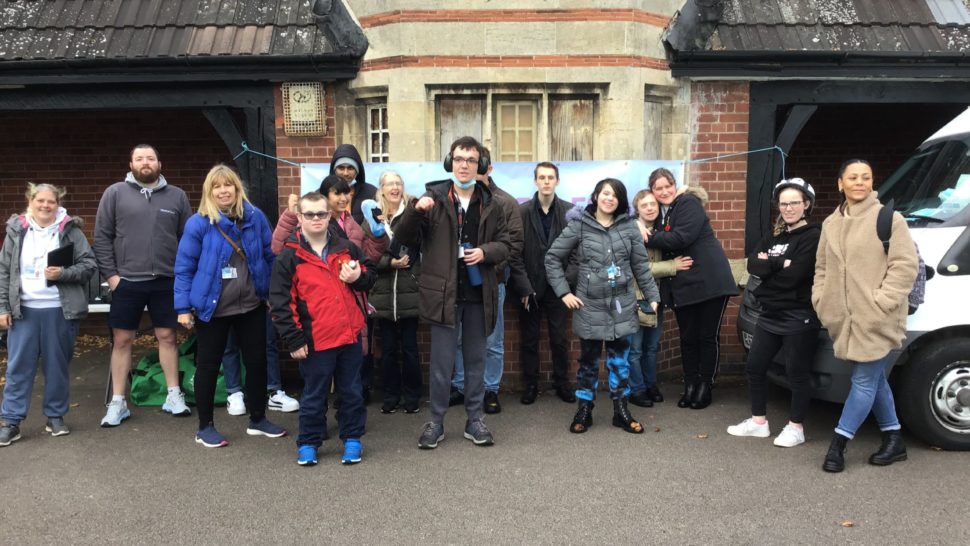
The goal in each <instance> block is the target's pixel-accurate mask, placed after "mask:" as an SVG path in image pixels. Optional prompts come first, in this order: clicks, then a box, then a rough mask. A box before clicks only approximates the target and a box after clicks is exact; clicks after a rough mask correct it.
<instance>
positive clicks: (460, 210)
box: [448, 188, 471, 245]
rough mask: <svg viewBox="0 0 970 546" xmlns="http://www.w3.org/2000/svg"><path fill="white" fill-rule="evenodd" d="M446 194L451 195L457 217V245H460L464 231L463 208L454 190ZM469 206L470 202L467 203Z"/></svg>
mask: <svg viewBox="0 0 970 546" xmlns="http://www.w3.org/2000/svg"><path fill="white" fill-rule="evenodd" d="M448 193H450V194H451V200H452V202H453V203H454V205H455V215H457V216H458V244H459V245H460V244H461V236H462V232H464V230H465V208H464V207H462V206H461V201H459V200H458V194H456V193H455V190H454V188H452V189H449V190H448ZM468 204H469V206H471V200H470V199H469V201H468Z"/></svg>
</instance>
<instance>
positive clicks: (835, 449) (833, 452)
mask: <svg viewBox="0 0 970 546" xmlns="http://www.w3.org/2000/svg"><path fill="white" fill-rule="evenodd" d="M848 441H849V439H848V438H846V437H845V436H842V435H841V434H839V433H838V432H836V433H835V434H833V435H832V443H831V444H829V451H828V453H826V454H825V462H824V463H822V470H824V471H826V472H842V471H843V470H845V444H846V442H848Z"/></svg>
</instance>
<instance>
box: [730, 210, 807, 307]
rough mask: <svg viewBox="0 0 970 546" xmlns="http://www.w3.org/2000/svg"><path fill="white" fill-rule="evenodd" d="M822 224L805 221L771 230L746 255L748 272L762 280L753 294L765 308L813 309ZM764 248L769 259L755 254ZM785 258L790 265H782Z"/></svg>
mask: <svg viewBox="0 0 970 546" xmlns="http://www.w3.org/2000/svg"><path fill="white" fill-rule="evenodd" d="M821 234H822V226H820V225H818V224H807V225H804V226H802V227H800V228H798V229H796V230H794V231H791V232H789V231H783V232H781V233H780V234H778V235H772V234H771V232H769V233H768V235H766V236H765V238H763V239H762V240H761V241H760V242H758V246H756V247H755V249H754V251H753V252H752V253H751V255H750V256H748V273H751V274H752V275H754V276H755V277H758V278H759V279H760V280H761V284H760V285H759V286H758V287H757V288H755V290H754V295H755V296H756V297H757V298H758V301H759V302H760V303H761V305H763V306H764V308H765V309H767V310H770V311H785V310H790V309H812V281H813V280H814V278H815V254H816V252H817V251H818V239H819V236H820V235H821ZM761 252H765V253H767V254H768V259H767V260H765V259H760V258H758V254H759V253H761ZM785 260H791V265H789V266H788V267H785Z"/></svg>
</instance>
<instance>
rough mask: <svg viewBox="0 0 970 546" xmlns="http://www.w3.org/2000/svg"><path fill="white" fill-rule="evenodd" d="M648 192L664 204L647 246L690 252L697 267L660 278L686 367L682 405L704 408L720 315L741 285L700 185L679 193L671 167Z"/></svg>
mask: <svg viewBox="0 0 970 546" xmlns="http://www.w3.org/2000/svg"><path fill="white" fill-rule="evenodd" d="M649 185H650V191H651V192H653V195H654V196H655V197H656V198H657V201H658V202H659V203H660V216H659V217H658V218H657V221H656V227H655V230H654V233H653V234H652V235H650V236H649V238H647V239H646V244H647V247H649V248H658V249H660V250H661V251H662V252H663V259H665V260H669V259H672V258H673V257H675V256H690V257H691V259H693V260H694V266H693V267H691V268H690V269H689V270H687V271H682V272H678V274H677V275H676V276H674V277H668V278H666V279H660V280H659V281H658V284H659V285H660V297H661V300H662V302H663V305H665V306H667V307H669V308H672V309H673V310H674V314H675V315H676V316H677V325H678V327H679V328H680V352H681V359H682V361H683V367H684V394H683V396H682V397H681V398H680V401H679V402H677V406H678V407H681V408H687V407H690V408H693V409H703V408H706V407H707V406H709V405H710V403H711V386H712V385H713V383H714V376H715V374H716V373H717V365H718V358H719V356H720V341H719V339H718V338H719V336H720V333H721V319H722V318H723V316H724V309H725V308H726V307H727V302H728V298H729V297H731V296H734V295H737V293H738V288H737V284H736V283H735V281H734V275H733V274H732V273H731V265H730V264H729V263H728V260H727V256H726V255H725V254H724V249H723V248H722V247H721V243H720V242H719V241H718V240H717V238H716V237H715V236H714V230H713V229H712V228H711V221H710V220H709V219H708V217H707V213H706V212H705V211H704V204H703V203H702V201H701V199H700V198H698V197H697V195H695V193H696V190H697V189H699V188H687V191H685V192H682V193H678V192H677V187H676V181H675V180H674V175H673V173H671V172H670V171H668V170H667V169H657V170H655V171H653V172H652V173H650V179H649Z"/></svg>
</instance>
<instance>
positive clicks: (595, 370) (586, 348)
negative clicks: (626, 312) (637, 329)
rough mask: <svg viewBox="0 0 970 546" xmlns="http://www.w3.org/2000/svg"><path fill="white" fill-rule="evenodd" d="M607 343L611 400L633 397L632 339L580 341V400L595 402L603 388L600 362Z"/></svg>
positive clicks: (577, 385) (578, 375)
mask: <svg viewBox="0 0 970 546" xmlns="http://www.w3.org/2000/svg"><path fill="white" fill-rule="evenodd" d="M604 343H605V344H606V369H607V371H608V372H609V379H610V399H611V400H616V399H618V398H627V397H629V396H630V384H629V382H630V362H629V360H627V358H628V357H629V354H630V337H629V336H627V337H621V338H619V339H614V340H612V341H605V342H604V341H603V340H600V339H581V340H579V349H580V355H579V370H578V371H577V372H576V398H579V399H580V400H590V401H592V400H594V399H595V398H596V388H597V387H598V386H599V360H600V353H601V352H602V350H603V344H604Z"/></svg>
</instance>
